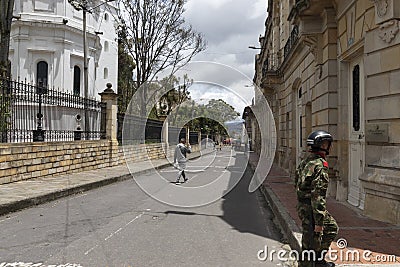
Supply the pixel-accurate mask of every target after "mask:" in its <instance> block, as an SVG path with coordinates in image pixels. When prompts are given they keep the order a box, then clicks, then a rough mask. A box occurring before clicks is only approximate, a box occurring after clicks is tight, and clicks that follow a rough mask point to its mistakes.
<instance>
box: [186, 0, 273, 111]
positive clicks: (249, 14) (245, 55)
mask: <svg viewBox="0 0 400 267" xmlns="http://www.w3.org/2000/svg"><path fill="white" fill-rule="evenodd" d="M266 4H267V1H265V0H257V1H254V0H235V1H233V0H189V1H188V3H187V5H186V6H185V8H186V12H185V18H186V21H187V22H188V23H190V24H192V26H193V28H194V29H195V30H196V31H198V32H201V33H203V35H204V37H205V39H206V41H207V42H208V48H207V50H205V51H203V52H202V53H200V54H198V55H197V56H196V57H195V58H194V60H201V61H211V62H217V63H222V64H226V65H227V66H229V67H231V68H233V69H235V70H237V71H240V72H241V73H243V74H245V75H246V76H247V78H246V77H244V76H243V75H235V74H233V73H234V72H232V71H227V70H221V69H218V70H215V69H214V68H213V67H210V66H207V65H201V66H197V67H196V68H195V70H193V68H189V69H190V72H188V75H189V76H190V77H192V78H195V80H196V79H200V78H201V81H212V82H215V83H217V84H221V85H223V86H225V87H227V88H230V89H232V90H233V91H234V92H236V93H238V94H240V95H241V96H242V97H243V98H244V99H246V103H251V99H252V98H253V96H254V91H252V90H251V88H248V87H245V85H248V84H251V80H252V78H253V76H254V58H255V55H256V53H257V52H258V51H256V50H251V49H249V48H248V46H250V45H255V46H258V37H259V35H260V34H263V33H264V30H265V29H264V23H265V19H266V16H267V7H266ZM199 72H201V73H199ZM212 76H213V77H212ZM211 95H212V96H214V97H215V98H217V99H218V98H221V99H223V100H225V101H226V102H228V103H229V104H231V105H233V106H235V108H236V109H237V111H238V112H242V111H243V108H244V106H243V105H244V104H243V103H241V102H240V101H238V99H237V98H235V97H232V96H230V94H228V95H227V94H225V95H224V94H218V93H217V92H214V93H212V92H207V96H211ZM242 102H243V101H242ZM240 109H241V110H240Z"/></svg>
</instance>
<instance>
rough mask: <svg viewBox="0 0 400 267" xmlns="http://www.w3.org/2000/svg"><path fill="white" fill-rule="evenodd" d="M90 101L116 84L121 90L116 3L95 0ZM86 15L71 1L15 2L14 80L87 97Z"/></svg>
mask: <svg viewBox="0 0 400 267" xmlns="http://www.w3.org/2000/svg"><path fill="white" fill-rule="evenodd" d="M87 2H88V8H89V11H90V12H88V13H87V46H88V77H89V79H88V80H89V82H88V84H89V86H88V94H87V95H88V97H90V98H97V99H100V96H99V95H98V93H99V92H102V91H103V90H104V88H105V85H106V83H108V82H111V83H112V84H113V86H114V90H117V88H116V86H117V74H118V73H117V64H118V44H117V40H116V39H117V33H116V29H115V20H114V16H113V15H114V14H115V13H116V9H115V7H114V5H115V4H114V3H113V2H109V3H105V1H100V0H90V1H87ZM82 14H83V12H82V11H78V10H75V9H74V8H73V7H72V5H71V4H69V3H68V1H67V0H15V4H14V16H15V19H14V20H13V23H12V28H11V42H10V61H11V73H12V77H13V78H15V79H16V78H18V77H19V78H20V79H22V80H23V79H27V81H28V82H31V83H32V84H39V83H43V84H44V85H45V86H48V87H50V88H53V87H54V88H59V89H62V90H65V91H68V92H71V93H72V92H73V93H74V94H77V95H81V96H84V90H83V86H84V85H83V84H84V81H83V67H84V66H83V65H84V64H83V30H82V28H83V21H82V19H83V15H82Z"/></svg>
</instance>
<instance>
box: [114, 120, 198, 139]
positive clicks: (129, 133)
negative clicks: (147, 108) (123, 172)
mask: <svg viewBox="0 0 400 267" xmlns="http://www.w3.org/2000/svg"><path fill="white" fill-rule="evenodd" d="M117 117H118V132H117V139H118V142H119V143H120V144H122V142H124V144H130V143H132V144H135V143H143V142H146V143H160V142H161V140H162V132H163V125H164V123H163V122H162V121H158V120H153V119H146V118H140V117H138V116H133V115H129V114H124V113H118V116H117ZM181 138H186V128H178V127H173V126H169V127H168V143H170V144H177V143H178V142H179V140H180V139H181ZM122 139H124V140H122ZM189 142H190V144H198V133H197V132H189Z"/></svg>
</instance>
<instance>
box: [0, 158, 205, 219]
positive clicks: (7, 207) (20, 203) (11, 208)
mask: <svg viewBox="0 0 400 267" xmlns="http://www.w3.org/2000/svg"><path fill="white" fill-rule="evenodd" d="M195 153H196V152H195ZM210 153H211V152H209V153H205V154H203V155H207V154H210ZM201 156H202V154H199V155H196V156H193V157H190V158H189V160H191V159H196V158H200V157H201ZM171 165H172V164H171V163H169V162H166V163H163V164H160V165H158V166H153V167H152V168H148V169H144V170H140V171H137V172H134V173H125V174H122V175H119V176H114V177H109V178H105V179H103V180H99V181H94V182H89V183H86V184H81V185H76V186H73V187H69V188H63V189H60V190H57V191H54V192H50V193H47V194H43V195H39V196H34V197H30V198H26V199H21V200H17V201H13V202H10V203H6V204H3V205H0V216H3V215H6V214H8V213H12V212H16V211H19V210H22V209H26V208H29V207H33V206H36V205H40V204H43V203H46V202H50V201H53V200H56V199H59V198H63V197H67V196H70V195H74V194H79V193H82V192H85V191H89V190H91V189H95V188H99V187H103V186H106V185H109V184H113V183H116V182H122V181H126V180H128V179H131V178H132V175H136V176H138V175H143V174H147V173H151V172H153V171H154V170H159V169H163V168H166V167H168V166H171ZM99 170H101V169H99Z"/></svg>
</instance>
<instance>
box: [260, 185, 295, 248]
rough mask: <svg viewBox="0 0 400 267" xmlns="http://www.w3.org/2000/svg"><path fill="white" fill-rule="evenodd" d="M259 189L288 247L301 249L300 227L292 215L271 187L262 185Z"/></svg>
mask: <svg viewBox="0 0 400 267" xmlns="http://www.w3.org/2000/svg"><path fill="white" fill-rule="evenodd" d="M260 189H261V192H262V194H263V195H264V198H265V200H266V201H267V202H268V205H269V206H270V208H271V210H272V212H273V213H274V215H275V217H276V219H277V221H278V223H279V227H280V228H281V229H282V231H283V233H284V235H285V237H286V238H287V242H288V243H289V245H290V247H291V248H292V249H295V250H297V251H301V232H300V228H299V227H298V226H297V224H296V222H295V221H294V220H293V219H292V217H290V215H289V213H288V212H287V211H286V208H285V207H284V206H283V205H282V203H281V202H280V200H279V199H278V197H277V196H276V195H275V193H274V192H273V191H272V190H271V189H269V188H267V187H266V186H262V187H261V188H260Z"/></svg>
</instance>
